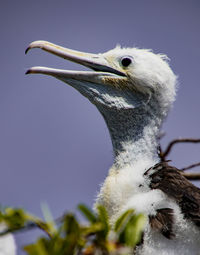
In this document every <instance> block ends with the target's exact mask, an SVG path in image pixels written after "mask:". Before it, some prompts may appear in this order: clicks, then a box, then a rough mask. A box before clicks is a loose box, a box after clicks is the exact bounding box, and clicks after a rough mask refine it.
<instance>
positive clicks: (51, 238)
mask: <svg viewBox="0 0 200 255" xmlns="http://www.w3.org/2000/svg"><path fill="white" fill-rule="evenodd" d="M78 210H79V211H80V212H81V214H82V215H83V216H84V217H85V218H86V220H87V224H85V225H82V224H81V223H80V222H79V221H78V220H77V217H76V216H75V215H74V214H71V213H67V214H65V215H64V216H63V217H61V218H59V219H57V220H54V221H53V220H52V217H51V215H50V212H49V210H47V209H46V210H45V213H44V218H45V219H46V220H42V219H40V218H37V217H35V216H33V215H31V214H28V213H27V212H25V211H24V210H23V209H12V208H6V209H2V210H1V212H0V223H2V222H4V223H5V224H6V225H7V226H8V229H7V230H6V231H4V232H2V233H0V235H4V234H7V233H10V232H16V231H22V230H29V229H31V228H33V227H38V228H39V229H41V230H42V231H43V235H42V236H41V237H40V238H39V239H38V240H36V242H35V243H32V244H29V245H27V246H25V247H24V248H23V249H24V250H25V251H26V253H27V254H29V255H74V254H75V255H111V254H112V255H115V254H116V255H122V254H123V255H125V254H129V253H130V252H131V251H132V250H133V249H134V247H135V246H136V245H137V244H138V243H139V242H140V240H141V235H142V231H143V228H144V225H145V221H146V219H145V216H143V215H142V214H139V215H136V214H134V211H133V210H128V211H126V212H125V213H124V214H123V215H121V217H120V218H119V219H118V220H117V221H116V223H115V225H114V227H113V228H111V226H110V225H109V222H108V215H107V212H106V210H105V208H104V207H102V206H99V207H98V208H97V212H96V213H94V212H93V211H92V210H90V209H89V208H88V207H86V206H85V205H82V204H81V205H79V206H78Z"/></svg>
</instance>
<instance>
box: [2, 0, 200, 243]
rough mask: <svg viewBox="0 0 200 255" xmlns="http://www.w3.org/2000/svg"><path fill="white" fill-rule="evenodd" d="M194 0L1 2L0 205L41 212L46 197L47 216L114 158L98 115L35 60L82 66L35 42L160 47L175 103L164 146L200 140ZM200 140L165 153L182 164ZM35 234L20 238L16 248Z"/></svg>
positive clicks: (66, 205)
mask: <svg viewBox="0 0 200 255" xmlns="http://www.w3.org/2000/svg"><path fill="white" fill-rule="evenodd" d="M199 14H200V2H199V0H190V1H185V0H176V1H174V0H168V1H160V0H149V1H147V0H146V1H145V0H140V1H139V0H137V1H136V0H130V1H128V0H125V1H116V0H113V1H108V0H101V1H94V0H84V1H77V0H73V1H71V0H68V1H64V0H59V1H47V0H43V1H41V0H40V1H39V0H35V1H27V0H26V1H25V0H22V1H1V6H0V29H1V30H0V31H1V34H0V70H1V75H0V169H1V179H0V201H1V203H2V205H9V206H18V207H24V208H25V209H27V210H28V211H30V212H32V213H34V214H36V215H38V216H41V215H42V213H41V207H40V204H41V202H44V201H45V202H47V203H48V205H49V207H50V209H51V211H52V213H53V216H54V217H57V216H60V215H61V214H62V213H63V212H64V211H65V210H75V208H76V205H77V204H78V203H79V202H84V203H86V204H88V205H92V203H93V201H94V198H95V195H96V194H97V191H98V190H99V184H100V183H101V182H102V181H103V180H104V178H105V176H106V174H107V171H108V168H109V167H110V166H111V164H112V147H111V142H110V138H109V135H108V131H107V128H106V126H105V123H104V121H103V118H102V117H101V115H100V114H99V113H98V111H97V110H96V108H95V107H94V106H93V105H92V104H91V103H90V102H89V101H88V100H87V99H85V98H84V97H83V96H82V95H80V94H79V93H78V92H77V91H75V90H74V89H73V88H71V87H69V86H67V85H66V84H64V83H62V82H60V81H58V80H56V79H53V78H52V77H46V76H42V75H29V76H25V75H24V73H25V71H26V70H27V68H29V67H31V66H34V65H43V66H48V67H56V68H65V69H74V70H83V69H84V68H83V67H80V66H78V65H75V64H72V63H70V62H68V61H65V60H63V59H60V58H58V57H56V56H52V55H49V54H48V53H46V52H43V51H41V50H38V49H35V50H32V51H30V52H29V54H28V55H27V56H25V55H24V50H25V48H26V47H27V46H28V44H29V43H30V42H32V41H34V40H48V41H50V42H53V43H57V44H60V45H62V46H65V47H68V48H72V49H76V50H81V51H87V52H94V53H98V52H104V51H107V50H109V49H111V48H113V47H115V46H116V44H117V43H119V44H121V45H122V46H129V47H132V46H138V47H142V48H152V49H153V50H154V51H155V52H157V53H166V54H167V55H168V56H169V57H170V58H171V66H172V68H173V70H174V71H175V73H176V74H178V75H179V84H180V85H179V91H178V98H177V101H176V103H175V107H174V109H173V111H172V112H171V114H170V116H169V118H168V121H167V122H166V123H165V125H164V130H165V131H166V132H167V135H166V137H165V138H164V139H163V144H166V143H167V142H168V141H169V140H171V139H172V138H176V137H199V136H200V134H199V128H200V118H199V108H200V100H199V94H200V82H199V75H200V68H199V67H200V65H199V63H200V31H199V29H200V15H199ZM199 149H200V145H184V146H180V145H179V146H177V147H176V149H175V150H174V151H173V153H172V155H171V156H170V158H171V159H173V164H174V165H176V166H177V167H183V166H185V165H189V164H191V163H194V162H197V161H199V158H200V157H199V156H200V155H199V154H200V153H199V151H200V150H199ZM36 235H37V232H33V233H30V234H27V233H26V234H18V235H17V236H16V238H17V242H18V244H19V246H21V245H23V244H24V243H27V242H28V241H30V240H32V239H33V237H35V236H36Z"/></svg>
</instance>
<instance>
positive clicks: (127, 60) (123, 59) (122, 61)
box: [121, 57, 132, 67]
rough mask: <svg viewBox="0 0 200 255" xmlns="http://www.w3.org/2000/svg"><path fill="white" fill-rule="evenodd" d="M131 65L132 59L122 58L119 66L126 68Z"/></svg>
mask: <svg viewBox="0 0 200 255" xmlns="http://www.w3.org/2000/svg"><path fill="white" fill-rule="evenodd" d="M131 63H132V58H131V57H123V58H122V59H121V64H122V66H124V67H128V66H129V65H130V64H131Z"/></svg>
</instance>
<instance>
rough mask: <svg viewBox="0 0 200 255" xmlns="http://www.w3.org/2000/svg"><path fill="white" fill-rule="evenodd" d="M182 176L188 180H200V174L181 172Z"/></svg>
mask: <svg viewBox="0 0 200 255" xmlns="http://www.w3.org/2000/svg"><path fill="white" fill-rule="evenodd" d="M181 174H182V175H183V176H185V178H187V179H188V180H193V181H194V180H200V173H185V172H181Z"/></svg>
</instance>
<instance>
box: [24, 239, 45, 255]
mask: <svg viewBox="0 0 200 255" xmlns="http://www.w3.org/2000/svg"><path fill="white" fill-rule="evenodd" d="M44 241H45V239H43V238H40V239H38V240H37V242H36V243H35V244H30V245H27V246H25V247H24V250H25V251H26V252H27V254H29V255H50V254H49V252H48V250H47V249H46V247H45V243H44Z"/></svg>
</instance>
